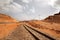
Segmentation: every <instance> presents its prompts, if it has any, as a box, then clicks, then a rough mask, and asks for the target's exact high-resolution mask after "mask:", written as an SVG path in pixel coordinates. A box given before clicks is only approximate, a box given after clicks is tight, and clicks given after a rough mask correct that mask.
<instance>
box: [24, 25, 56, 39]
mask: <svg viewBox="0 0 60 40" xmlns="http://www.w3.org/2000/svg"><path fill="white" fill-rule="evenodd" d="M24 27H25V29H26V30H27V31H28V32H29V33H30V34H31V35H32V36H33V37H34V38H35V39H36V40H56V39H54V38H52V37H50V36H48V35H46V34H44V33H42V32H39V31H37V30H36V29H34V28H31V27H29V26H27V25H24Z"/></svg>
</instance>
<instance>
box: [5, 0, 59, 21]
mask: <svg viewBox="0 0 60 40" xmlns="http://www.w3.org/2000/svg"><path fill="white" fill-rule="evenodd" d="M16 1H17V3H16ZM19 3H20V4H19ZM57 4H58V5H60V3H57V1H56V0H15V2H13V3H12V4H11V7H10V9H9V11H7V13H6V14H9V15H10V16H12V17H14V18H15V19H17V20H31V19H44V18H45V17H47V16H49V15H53V14H54V13H56V12H58V10H57V9H56V8H54V7H55V6H54V5H57Z"/></svg>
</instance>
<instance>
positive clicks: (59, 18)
mask: <svg viewBox="0 0 60 40" xmlns="http://www.w3.org/2000/svg"><path fill="white" fill-rule="evenodd" d="M45 21H47V22H54V23H60V12H59V13H56V14H54V15H52V16H49V17H47V18H46V19H45Z"/></svg>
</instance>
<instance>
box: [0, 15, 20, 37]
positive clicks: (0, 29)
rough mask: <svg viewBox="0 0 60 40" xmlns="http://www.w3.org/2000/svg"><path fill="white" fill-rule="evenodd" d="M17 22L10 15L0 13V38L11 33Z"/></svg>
mask: <svg viewBox="0 0 60 40" xmlns="http://www.w3.org/2000/svg"><path fill="white" fill-rule="evenodd" d="M18 24H19V23H18V22H17V21H16V20H14V19H13V18H11V17H10V16H7V15H4V14H0V38H3V37H5V36H7V35H8V34H9V33H11V32H12V31H13V30H14V29H15V28H16V27H17V25H18Z"/></svg>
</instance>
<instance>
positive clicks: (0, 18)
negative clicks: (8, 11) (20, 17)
mask: <svg viewBox="0 0 60 40" xmlns="http://www.w3.org/2000/svg"><path fill="white" fill-rule="evenodd" d="M0 22H16V20H15V19H13V18H12V17H10V16H8V15H5V14H1V13H0Z"/></svg>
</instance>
